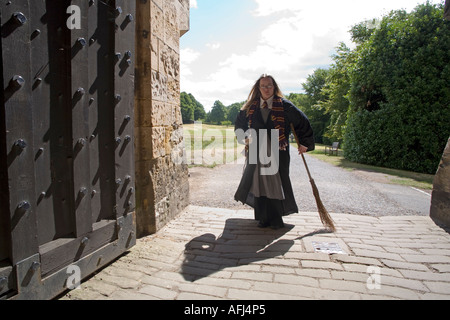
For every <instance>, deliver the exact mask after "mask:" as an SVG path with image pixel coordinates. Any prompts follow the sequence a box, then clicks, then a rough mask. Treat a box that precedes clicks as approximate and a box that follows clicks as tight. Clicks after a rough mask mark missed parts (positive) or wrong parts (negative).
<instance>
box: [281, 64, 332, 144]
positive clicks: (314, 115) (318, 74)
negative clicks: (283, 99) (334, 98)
mask: <svg viewBox="0 0 450 320" xmlns="http://www.w3.org/2000/svg"><path fill="white" fill-rule="evenodd" d="M328 73H329V71H328V70H326V69H320V68H319V69H317V70H315V71H314V73H313V74H312V75H309V76H308V78H307V79H306V82H305V83H303V84H302V86H303V89H304V90H305V92H306V95H305V96H304V97H301V98H300V99H301V100H302V101H301V103H300V106H301V107H300V106H299V104H296V105H297V106H298V107H299V108H300V109H302V111H303V112H304V113H305V114H306V116H307V117H308V119H309V121H310V123H311V127H312V129H313V131H314V137H315V140H316V142H318V143H324V142H325V141H324V133H325V129H326V127H327V126H328V124H329V121H330V116H329V115H327V114H326V113H325V110H324V109H323V108H321V106H320V102H321V101H323V100H326V98H327V97H326V95H325V94H324V91H323V88H324V87H325V85H326V80H327V77H328ZM288 99H289V100H291V99H293V100H295V98H294V97H293V96H292V95H290V96H289V97H288ZM291 101H292V100H291ZM292 102H294V101H292ZM294 104H295V103H294ZM327 142H328V141H327Z"/></svg>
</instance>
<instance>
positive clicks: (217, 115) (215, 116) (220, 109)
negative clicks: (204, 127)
mask: <svg viewBox="0 0 450 320" xmlns="http://www.w3.org/2000/svg"><path fill="white" fill-rule="evenodd" d="M209 120H210V122H211V123H215V124H219V125H220V123H221V122H222V121H226V110H225V106H224V105H223V103H222V102H220V101H219V100H217V101H216V102H214V106H213V107H212V109H211V112H210V115H209Z"/></svg>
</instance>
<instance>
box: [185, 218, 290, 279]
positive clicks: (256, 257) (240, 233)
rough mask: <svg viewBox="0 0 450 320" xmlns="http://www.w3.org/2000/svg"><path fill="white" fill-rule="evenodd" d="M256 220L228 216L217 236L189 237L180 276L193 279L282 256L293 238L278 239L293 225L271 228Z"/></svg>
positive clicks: (208, 234)
mask: <svg viewBox="0 0 450 320" xmlns="http://www.w3.org/2000/svg"><path fill="white" fill-rule="evenodd" d="M256 224H257V223H256V221H255V220H247V219H228V220H227V221H226V222H225V228H224V230H223V232H222V234H221V235H220V236H219V237H218V238H216V236H215V235H214V234H211V233H206V234H203V235H201V236H199V237H196V238H194V239H192V240H191V241H189V242H188V243H187V244H186V246H185V250H184V261H183V264H182V267H181V271H180V273H181V274H182V275H183V277H184V279H185V280H187V281H192V282H193V281H196V280H198V279H201V278H204V277H208V276H209V275H211V274H213V273H215V272H218V271H220V270H223V269H225V268H232V267H237V266H242V265H247V264H250V263H252V262H256V261H261V260H266V259H270V258H274V257H277V256H282V255H283V254H285V253H286V252H288V251H289V249H290V248H291V247H292V246H293V245H294V240H287V239H279V238H281V237H282V236H283V235H284V234H286V233H287V232H289V231H290V230H291V229H292V228H294V226H293V225H287V224H285V227H284V228H282V229H278V230H273V229H270V228H267V229H260V228H258V227H257V226H256ZM277 239H279V240H277Z"/></svg>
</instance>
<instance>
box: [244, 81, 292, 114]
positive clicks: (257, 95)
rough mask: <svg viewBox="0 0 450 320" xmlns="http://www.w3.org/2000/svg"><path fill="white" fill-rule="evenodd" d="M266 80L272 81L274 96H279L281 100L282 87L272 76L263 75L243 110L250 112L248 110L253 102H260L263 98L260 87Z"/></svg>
mask: <svg viewBox="0 0 450 320" xmlns="http://www.w3.org/2000/svg"><path fill="white" fill-rule="evenodd" d="M264 78H270V79H272V82H273V86H274V89H275V90H274V92H273V94H274V96H277V97H280V98H282V97H283V93H282V92H281V90H280V87H279V86H278V84H277V82H276V81H275V79H274V78H273V77H272V76H271V75H268V74H263V75H261V76H260V77H259V79H258V80H257V81H256V83H255V85H254V86H253V88H252V90H251V91H250V94H249V96H248V100H247V102H246V103H245V104H244V106H243V107H242V109H241V110H246V111H247V112H248V110H249V109H250V106H251V105H252V104H253V102H254V101H258V100H259V99H260V98H261V90H260V89H259V85H260V82H261V79H264Z"/></svg>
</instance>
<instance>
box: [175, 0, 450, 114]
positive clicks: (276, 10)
mask: <svg viewBox="0 0 450 320" xmlns="http://www.w3.org/2000/svg"><path fill="white" fill-rule="evenodd" d="M425 2H426V0H376V1H374V0H190V6H191V8H190V30H189V32H187V33H186V34H185V35H183V36H182V37H181V39H180V60H181V72H180V75H181V76H180V81H181V84H180V85H181V91H182V92H183V91H185V92H187V93H191V94H192V95H193V96H194V97H195V98H196V99H197V100H198V101H199V102H200V103H202V104H203V106H204V107H205V110H206V111H207V112H208V111H210V110H211V108H212V106H213V104H214V102H215V101H216V100H220V101H221V102H222V103H223V104H224V105H225V106H228V105H230V104H232V103H234V102H241V101H245V100H246V99H247V98H248V95H249V92H250V90H251V88H252V86H253V85H254V83H255V81H256V80H257V79H258V78H259V77H260V75H262V74H264V73H266V74H270V75H272V76H273V77H274V78H275V79H276V81H277V83H278V84H279V86H280V87H281V90H282V91H283V93H284V94H285V95H288V94H289V93H292V92H294V93H301V92H303V89H302V83H304V82H305V81H306V79H307V77H308V76H309V75H311V74H312V73H313V72H314V70H316V69H317V68H328V67H329V66H330V64H331V63H332V58H331V55H332V54H333V53H334V50H335V48H336V47H337V46H338V45H339V43H340V42H344V43H345V44H346V45H347V46H349V47H350V48H354V45H353V44H352V42H351V40H350V33H349V32H348V31H349V30H350V28H351V27H352V26H353V25H355V24H358V23H360V22H363V21H369V20H370V21H371V20H373V19H374V18H381V17H382V16H383V15H385V14H387V13H389V12H390V11H391V10H397V9H404V10H407V11H408V12H410V11H411V10H412V9H414V8H415V7H416V6H417V5H418V4H421V3H425ZM430 2H431V3H434V4H437V3H443V2H444V0H430Z"/></svg>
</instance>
